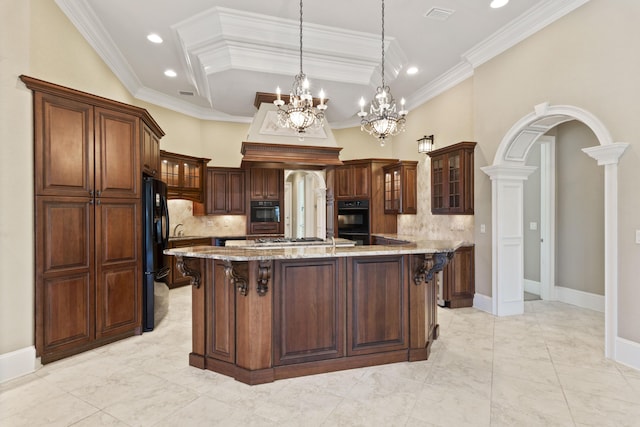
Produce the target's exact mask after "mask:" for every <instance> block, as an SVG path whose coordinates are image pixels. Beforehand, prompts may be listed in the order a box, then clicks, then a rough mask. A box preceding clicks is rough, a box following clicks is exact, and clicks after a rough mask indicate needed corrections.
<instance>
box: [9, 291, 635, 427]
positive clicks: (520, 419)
mask: <svg viewBox="0 0 640 427" xmlns="http://www.w3.org/2000/svg"><path fill="white" fill-rule="evenodd" d="M169 300H170V305H169V309H168V313H167V315H166V317H165V318H164V319H163V321H162V323H161V324H160V325H159V326H158V327H157V328H156V330H155V331H154V332H152V333H147V334H144V335H142V336H138V337H132V338H129V339H127V340H124V341H120V342H118V343H114V344H111V345H109V346H106V347H103V348H100V349H96V350H93V351H90V352H87V353H84V354H81V355H78V356H75V357H71V358H68V359H65V360H61V361H58V362H55V363H50V364H48V365H45V366H44V367H42V368H41V369H40V370H38V371H37V372H36V373H34V374H30V375H27V376H25V377H22V378H19V379H16V380H13V381H11V382H8V383H4V384H2V385H0V425H1V426H4V427H7V426H12V427H13V426H70V425H73V426H90V427H95V426H305V427H307V426H385V427H386V426H411V427H416V426H467V425H468V426H538V425H539V426H587V425H588V426H640V372H639V371H636V370H633V369H630V368H627V367H625V366H622V365H619V364H616V363H613V362H611V361H608V360H605V359H604V358H603V356H602V354H603V342H604V338H603V326H604V325H603V322H604V320H603V315H602V314H601V313H596V312H593V311H589V310H584V309H580V308H576V307H574V306H570V305H566V304H562V303H556V302H544V301H531V302H526V303H525V307H526V313H525V314H524V315H522V316H513V317H506V318H495V317H493V316H491V315H489V314H487V313H484V312H481V311H478V310H475V309H471V308H469V309H456V310H447V309H440V312H439V322H440V331H441V336H440V339H438V340H437V341H436V343H435V344H434V346H433V352H432V354H431V357H430V359H429V360H428V361H424V362H413V363H398V364H392V365H385V366H377V367H370V368H362V369H353V370H349V371H342V372H336V373H330V374H322V375H315V376H310V377H305V378H294V379H288V380H280V381H276V382H274V383H271V384H264V385H259V386H253V387H250V386H247V385H245V384H241V383H239V382H236V381H234V380H232V379H230V378H227V377H224V376H222V375H218V374H215V373H212V372H208V371H202V370H199V369H196V368H192V367H189V366H188V365H187V354H188V352H189V348H190V310H189V304H190V289H189V288H188V287H185V288H180V289H176V290H172V291H171V292H170V296H169Z"/></svg>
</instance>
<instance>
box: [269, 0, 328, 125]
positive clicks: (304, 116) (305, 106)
mask: <svg viewBox="0 0 640 427" xmlns="http://www.w3.org/2000/svg"><path fill="white" fill-rule="evenodd" d="M276 94H277V98H276V100H275V101H273V103H274V104H275V105H276V106H277V107H278V126H280V127H283V128H290V129H293V130H295V131H296V132H297V133H298V135H300V136H302V134H304V133H305V132H306V130H307V129H308V128H319V127H322V123H323V120H324V111H325V110H326V109H327V104H325V102H324V92H323V91H322V90H321V91H320V103H319V104H318V106H317V107H315V108H314V106H313V96H311V91H310V90H309V80H307V76H305V74H304V72H303V71H302V0H300V73H299V74H298V75H296V76H295V79H294V81H293V87H292V88H291V93H290V95H289V103H288V104H287V105H285V103H284V101H283V100H282V96H281V93H280V88H279V87H278V88H277V90H276Z"/></svg>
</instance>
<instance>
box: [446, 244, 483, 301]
mask: <svg viewBox="0 0 640 427" xmlns="http://www.w3.org/2000/svg"><path fill="white" fill-rule="evenodd" d="M474 248H475V247H474V246H473V245H471V246H462V247H460V248H458V249H457V250H456V251H455V253H454V255H453V260H451V261H450V262H449V263H448V264H447V265H446V266H445V268H444V270H443V271H442V299H443V300H444V305H445V307H450V308H460V307H473V296H474V295H475V292H476V286H475V256H474Z"/></svg>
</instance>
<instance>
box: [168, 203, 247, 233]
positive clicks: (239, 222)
mask: <svg viewBox="0 0 640 427" xmlns="http://www.w3.org/2000/svg"><path fill="white" fill-rule="evenodd" d="M168 205H169V222H170V226H171V235H172V236H173V230H174V228H175V227H176V225H178V224H182V227H181V228H180V230H182V231H183V234H184V235H185V236H211V237H231V236H245V235H246V233H247V217H246V216H244V215H209V216H193V203H192V202H190V201H188V200H169V203H168Z"/></svg>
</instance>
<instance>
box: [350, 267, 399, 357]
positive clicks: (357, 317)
mask: <svg viewBox="0 0 640 427" xmlns="http://www.w3.org/2000/svg"><path fill="white" fill-rule="evenodd" d="M405 259H406V258H405V257H404V256H402V255H396V256H379V257H362V258H360V257H354V258H348V259H347V260H348V262H349V268H348V271H347V304H348V305H349V307H350V308H351V310H348V312H347V313H348V314H347V343H348V345H347V355H348V356H355V355H363V354H371V353H378V352H383V351H394V350H402V349H406V348H408V337H409V333H408V330H409V325H408V321H409V316H408V313H409V310H408V306H407V304H408V301H409V295H408V292H409V289H408V286H407V280H406V278H407V277H409V276H408V273H409V270H408V266H407V265H406V263H405Z"/></svg>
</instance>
